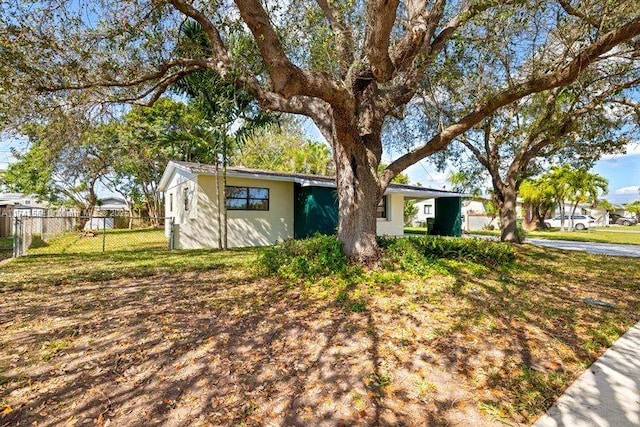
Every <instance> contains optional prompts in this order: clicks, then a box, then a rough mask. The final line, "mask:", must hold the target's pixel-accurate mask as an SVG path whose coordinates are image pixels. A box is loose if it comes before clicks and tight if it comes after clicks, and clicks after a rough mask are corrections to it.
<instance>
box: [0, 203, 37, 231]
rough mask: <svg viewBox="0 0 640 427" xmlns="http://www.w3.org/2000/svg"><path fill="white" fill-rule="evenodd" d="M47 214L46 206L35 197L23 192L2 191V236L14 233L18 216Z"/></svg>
mask: <svg viewBox="0 0 640 427" xmlns="http://www.w3.org/2000/svg"><path fill="white" fill-rule="evenodd" d="M45 214H46V206H45V205H43V204H41V203H40V201H39V200H38V199H37V198H35V197H32V196H28V195H25V194H21V193H0V237H9V236H11V235H13V227H14V219H15V218H16V217H21V216H44V215H45Z"/></svg>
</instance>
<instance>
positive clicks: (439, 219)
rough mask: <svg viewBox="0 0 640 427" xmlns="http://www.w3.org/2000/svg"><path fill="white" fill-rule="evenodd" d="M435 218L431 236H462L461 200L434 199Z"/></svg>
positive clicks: (452, 198)
mask: <svg viewBox="0 0 640 427" xmlns="http://www.w3.org/2000/svg"><path fill="white" fill-rule="evenodd" d="M435 208H436V217H435V220H434V222H433V231H432V232H431V234H435V235H438V236H457V237H460V236H461V235H462V198H460V197H439V198H437V199H436V206H435Z"/></svg>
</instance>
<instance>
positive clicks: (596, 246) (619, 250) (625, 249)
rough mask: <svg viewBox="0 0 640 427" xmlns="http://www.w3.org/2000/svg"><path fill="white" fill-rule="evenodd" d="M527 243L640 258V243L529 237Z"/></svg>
mask: <svg viewBox="0 0 640 427" xmlns="http://www.w3.org/2000/svg"><path fill="white" fill-rule="evenodd" d="M526 243H531V244H533V245H537V246H546V247H550V248H556V249H563V250H569V251H583V252H588V253H590V254H597V255H614V256H629V257H636V258H640V245H619V244H615V243H593V242H573V241H566V240H548V239H535V238H527V240H526Z"/></svg>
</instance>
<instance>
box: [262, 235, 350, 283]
mask: <svg viewBox="0 0 640 427" xmlns="http://www.w3.org/2000/svg"><path fill="white" fill-rule="evenodd" d="M258 263H259V266H260V267H262V268H263V269H264V270H265V271H266V272H267V273H268V274H271V275H277V276H280V277H282V278H286V279H292V280H298V279H309V280H315V279H317V278H319V277H322V276H328V275H331V274H336V273H340V272H343V271H344V270H345V269H346V267H347V266H348V264H349V261H348V259H347V257H346V256H345V255H344V254H343V253H342V243H340V242H339V241H338V239H337V238H336V237H335V236H325V235H320V234H317V235H314V236H313V237H310V238H308V239H300V240H286V241H284V242H282V243H278V244H276V245H274V246H271V247H269V248H266V249H264V250H263V252H262V253H261V255H260V257H259V259H258Z"/></svg>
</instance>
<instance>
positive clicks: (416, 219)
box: [411, 199, 464, 227]
mask: <svg viewBox="0 0 640 427" xmlns="http://www.w3.org/2000/svg"><path fill="white" fill-rule="evenodd" d="M463 204H464V202H463ZM413 206H415V207H416V209H417V210H418V211H417V212H416V214H415V215H414V216H413V220H412V221H411V222H412V223H413V225H414V226H416V227H426V225H427V220H429V219H432V218H435V217H436V200H435V199H427V200H422V201H420V202H416V203H414V205H413Z"/></svg>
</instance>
